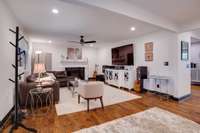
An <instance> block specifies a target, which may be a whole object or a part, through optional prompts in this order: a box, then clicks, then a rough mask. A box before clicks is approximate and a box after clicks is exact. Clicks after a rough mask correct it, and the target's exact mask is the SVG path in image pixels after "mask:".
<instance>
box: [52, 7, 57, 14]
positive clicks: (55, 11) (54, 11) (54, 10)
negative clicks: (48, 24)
mask: <svg viewBox="0 0 200 133" xmlns="http://www.w3.org/2000/svg"><path fill="white" fill-rule="evenodd" d="M51 12H52V13H53V14H58V13H59V11H58V9H55V8H54V9H52V10H51Z"/></svg>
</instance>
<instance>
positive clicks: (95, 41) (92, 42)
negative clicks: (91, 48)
mask: <svg viewBox="0 0 200 133" xmlns="http://www.w3.org/2000/svg"><path fill="white" fill-rule="evenodd" d="M84 43H96V41H86V42H84Z"/></svg>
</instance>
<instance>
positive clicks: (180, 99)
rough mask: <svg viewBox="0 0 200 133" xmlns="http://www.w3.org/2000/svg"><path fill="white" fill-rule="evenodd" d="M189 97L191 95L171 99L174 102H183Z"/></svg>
mask: <svg viewBox="0 0 200 133" xmlns="http://www.w3.org/2000/svg"><path fill="white" fill-rule="evenodd" d="M191 95H192V94H187V95H185V96H182V97H179V98H177V97H173V99H174V100H176V101H183V100H185V99H187V98H189V97H191Z"/></svg>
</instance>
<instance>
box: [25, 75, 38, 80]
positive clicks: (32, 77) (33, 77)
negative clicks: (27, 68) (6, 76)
mask: <svg viewBox="0 0 200 133" xmlns="http://www.w3.org/2000/svg"><path fill="white" fill-rule="evenodd" d="M36 80H37V76H36V74H32V75H29V76H28V77H27V78H26V81H27V82H35V81H36Z"/></svg>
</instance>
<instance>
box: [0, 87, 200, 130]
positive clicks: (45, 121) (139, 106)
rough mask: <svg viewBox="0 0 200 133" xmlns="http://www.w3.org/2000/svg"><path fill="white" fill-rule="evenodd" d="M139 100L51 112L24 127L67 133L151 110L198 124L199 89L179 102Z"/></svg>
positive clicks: (151, 98) (149, 96)
mask: <svg viewBox="0 0 200 133" xmlns="http://www.w3.org/2000/svg"><path fill="white" fill-rule="evenodd" d="M141 96H142V98H141V99H136V100H132V101H128V102H124V103H120V104H116V105H111V106H106V107H105V108H104V110H102V109H101V108H99V109H95V110H91V111H90V112H87V111H84V112H78V113H73V114H69V115H65V116H57V115H56V112H55V108H54V109H53V110H52V111H51V112H49V113H48V114H46V115H45V116H43V117H33V116H28V117H27V119H26V120H24V122H23V123H24V124H25V125H27V126H28V127H34V128H36V129H37V130H38V131H39V133H69V132H72V131H76V130H79V129H82V128H87V127H90V126H94V125H98V124H101V123H104V122H108V121H111V120H115V119H117V118H121V117H123V116H127V115H130V114H134V113H137V112H141V111H144V110H146V109H149V108H152V107H159V108H162V109H165V110H168V111H170V112H173V113H175V114H178V115H181V116H183V117H185V118H188V119H190V120H193V121H195V122H197V123H199V124H200V86H192V96H191V97H190V98H188V99H186V100H184V101H181V102H176V101H173V100H170V101H166V100H160V97H158V96H157V95H155V94H152V93H145V94H141ZM8 129H9V127H8V128H7V129H5V130H4V132H5V133H7V132H8ZM16 133H26V131H24V130H23V129H18V130H17V131H16Z"/></svg>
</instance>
